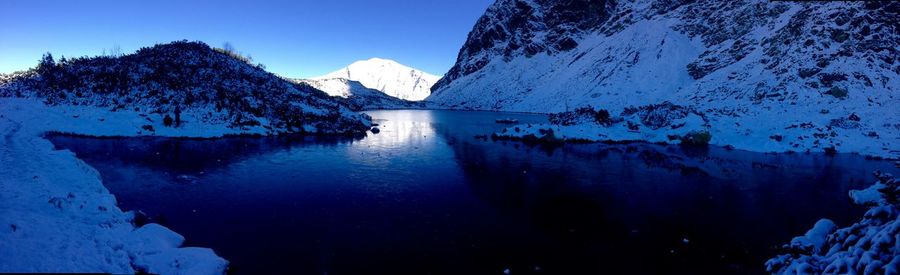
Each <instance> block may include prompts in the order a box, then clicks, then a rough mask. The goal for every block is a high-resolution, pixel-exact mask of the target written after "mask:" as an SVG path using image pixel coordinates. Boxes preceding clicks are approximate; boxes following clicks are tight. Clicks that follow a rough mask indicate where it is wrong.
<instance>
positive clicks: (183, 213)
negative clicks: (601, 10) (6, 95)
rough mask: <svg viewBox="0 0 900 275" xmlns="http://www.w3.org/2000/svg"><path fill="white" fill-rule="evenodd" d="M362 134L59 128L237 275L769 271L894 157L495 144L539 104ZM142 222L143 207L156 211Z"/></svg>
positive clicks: (414, 121) (122, 196) (400, 123)
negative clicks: (493, 136)
mask: <svg viewBox="0 0 900 275" xmlns="http://www.w3.org/2000/svg"><path fill="white" fill-rule="evenodd" d="M367 113H368V114H370V115H371V116H372V117H373V120H374V122H376V123H379V124H380V126H379V128H380V129H381V132H380V133H378V134H373V133H369V134H368V136H366V137H364V138H355V139H350V138H327V137H264V138H250V137H241V138H224V139H213V140H195V139H169V138H119V139H96V138H83V137H70V136H59V135H52V136H48V138H49V139H50V140H51V141H52V142H53V143H54V144H55V145H56V146H57V147H58V148H61V149H69V150H71V151H73V152H75V153H76V154H77V155H78V157H79V158H81V159H82V160H84V161H85V162H87V163H88V164H90V165H91V166H93V167H94V168H96V169H97V170H98V171H99V172H100V173H101V175H102V177H103V182H104V184H105V186H106V187H107V188H109V190H110V191H111V192H112V193H113V194H114V195H115V196H116V198H117V199H118V201H119V205H120V207H121V208H122V209H124V210H136V211H137V210H139V211H141V212H143V213H145V214H146V217H147V218H146V219H147V220H148V221H149V222H157V223H160V224H163V225H165V226H167V227H169V228H171V229H173V230H175V231H176V232H178V233H180V234H182V235H184V236H185V237H186V238H187V242H186V245H189V246H200V247H210V248H212V249H214V250H215V251H216V253H217V254H219V255H220V256H222V257H224V258H226V259H228V260H229V261H231V269H232V272H233V273H234V274H283V273H292V274H293V273H299V274H326V273H327V274H410V273H411V274H503V273H504V270H507V269H508V271H509V273H510V274H572V273H581V274H597V273H601V272H603V273H618V274H621V273H631V274H634V273H639V274H640V273H681V274H684V273H687V274H691V273H694V274H698V273H713V274H716V273H717V274H724V273H729V274H731V273H763V272H764V271H765V270H764V268H765V267H764V263H765V261H766V260H767V259H768V258H770V257H772V256H774V255H776V254H777V252H778V251H777V247H779V246H780V245H781V244H783V243H786V242H788V241H789V240H790V239H791V238H792V237H794V236H798V235H802V234H803V233H805V232H806V230H808V229H810V228H811V227H812V226H813V224H814V223H815V222H816V221H817V220H818V219H820V218H829V219H832V220H834V221H835V222H836V223H837V224H838V225H839V226H847V225H849V224H851V223H853V222H855V221H856V220H858V219H859V218H860V217H861V215H862V213H863V211H864V209H863V208H861V207H858V206H855V205H852V204H851V203H850V201H849V198H848V197H847V192H848V190H851V189H858V188H862V187H865V186H868V185H870V184H871V183H872V182H874V181H875V179H874V177H873V176H872V174H871V173H872V171H874V170H876V169H881V170H883V171H886V172H893V173H895V174H897V173H898V172H897V170H898V169H897V168H895V167H894V165H893V163H890V162H887V161H875V160H868V159H866V158H864V157H861V156H857V155H848V154H838V155H836V156H825V155H823V154H803V153H797V154H763V153H752V152H745V151H737V150H727V149H724V148H719V147H710V148H702V149H698V148H681V147H679V146H673V145H656V144H642V143H635V144H567V145H563V146H555V147H548V146H537V145H526V144H523V143H520V142H514V141H491V140H490V139H489V138H481V137H476V135H483V134H488V135H489V134H490V133H491V132H494V131H498V130H500V129H502V128H504V127H506V125H501V124H496V123H495V119H498V118H514V119H518V120H519V121H520V122H521V123H539V122H545V121H546V118H545V117H544V116H542V115H529V114H511V113H492V112H464V111H429V110H414V111H409V110H398V111H372V112H367ZM142 220H143V219H142Z"/></svg>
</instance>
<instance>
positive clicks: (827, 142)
mask: <svg viewBox="0 0 900 275" xmlns="http://www.w3.org/2000/svg"><path fill="white" fill-rule="evenodd" d="M601 111H603V112H604V113H603V115H602V116H598V115H597V114H598V113H599V111H597V110H594V109H592V108H590V107H588V108H579V109H576V110H575V111H570V112H563V113H558V114H551V115H550V116H551V122H550V123H543V124H519V125H514V126H511V127H508V128H504V129H503V130H501V131H500V132H497V133H492V134H491V136H492V137H493V138H495V139H513V140H525V141H535V142H557V143H558V142H574V143H584V142H612V143H620V142H648V143H665V144H683V143H685V142H688V143H697V144H701V145H706V144H709V145H715V146H722V147H726V148H731V149H739V150H745V151H751V152H760V153H803V152H811V153H823V152H824V153H828V154H832V153H854V154H859V155H862V156H866V157H871V158H876V159H887V160H897V159H900V150H897V148H900V145H898V144H897V142H898V141H900V139H898V138H897V136H896V134H895V133H894V132H883V133H882V135H880V136H878V135H876V136H874V137H872V136H865V137H860V135H862V134H861V131H860V130H859V129H857V128H853V127H848V129H844V128H841V127H831V126H827V127H823V126H817V125H822V124H813V123H793V124H791V123H787V124H785V125H745V126H744V127H747V126H750V127H748V128H747V129H739V128H737V127H726V126H724V125H740V124H741V122H740V121H739V120H738V119H736V118H730V119H729V118H724V117H710V116H708V115H706V114H704V113H701V112H698V111H696V110H694V109H693V108H690V107H683V106H678V105H674V104H670V103H663V104H655V105H647V106H642V107H639V108H631V109H626V110H625V111H623V112H622V113H620V114H618V115H615V116H612V115H610V114H609V113H608V112H606V111H605V110H601ZM554 117H555V118H554ZM553 120H556V121H553ZM760 120H761V119H760ZM855 120H858V118H854V117H853V116H851V117H850V118H848V119H841V120H839V121H840V122H841V123H847V124H853V123H855V124H854V125H858V123H857V122H856V121H855ZM755 124H759V123H755ZM823 124H825V125H828V124H826V123H823ZM832 124H834V122H832ZM695 139H700V140H695Z"/></svg>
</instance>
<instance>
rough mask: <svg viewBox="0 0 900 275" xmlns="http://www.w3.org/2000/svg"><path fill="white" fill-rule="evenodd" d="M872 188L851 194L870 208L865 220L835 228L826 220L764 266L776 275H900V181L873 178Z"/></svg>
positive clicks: (889, 178) (886, 175)
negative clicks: (899, 192)
mask: <svg viewBox="0 0 900 275" xmlns="http://www.w3.org/2000/svg"><path fill="white" fill-rule="evenodd" d="M875 176H876V178H878V182H876V183H875V185H873V186H872V187H870V188H868V189H865V190H861V191H851V192H850V196H851V197H852V198H853V200H854V202H856V203H861V204H864V205H870V206H872V208H870V209H869V210H868V211H867V212H866V214H865V216H864V217H863V218H862V220H861V221H860V222H858V223H856V224H853V225H851V226H850V227H846V228H841V229H837V226H836V225H835V224H834V223H833V222H832V221H830V220H827V219H823V220H820V221H819V222H817V223H816V225H815V226H814V227H813V228H812V229H810V230H809V232H807V233H806V234H805V235H804V236H800V237H796V238H794V239H793V240H791V242H790V243H789V244H787V245H784V247H783V249H784V252H785V254H782V255H778V256H777V257H775V258H772V259H771V260H769V261H768V262H767V263H766V268H767V269H768V271H769V272H772V273H776V274H823V273H826V274H898V273H900V242H898V239H900V208H898V207H900V200H898V197H897V195H898V191H900V181H897V179H896V178H894V177H893V176H892V175H890V174H883V173H878V172H876V173H875ZM873 195H874V196H873Z"/></svg>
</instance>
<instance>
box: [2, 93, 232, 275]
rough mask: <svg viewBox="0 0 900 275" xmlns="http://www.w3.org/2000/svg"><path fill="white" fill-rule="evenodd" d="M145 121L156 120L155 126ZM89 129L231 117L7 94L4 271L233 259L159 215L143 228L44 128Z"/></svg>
mask: <svg viewBox="0 0 900 275" xmlns="http://www.w3.org/2000/svg"><path fill="white" fill-rule="evenodd" d="M144 125H151V126H153V127H154V128H155V129H156V130H155V131H154V132H153V133H148V131H147V130H146V129H144ZM48 131H60V132H69V133H78V134H89V135H110V136H111V135H118V136H135V135H149V134H155V135H165V136H204V137H209V136H215V135H222V134H232V133H234V134H236V133H235V131H239V130H235V129H231V128H228V127H226V126H225V125H206V126H202V125H199V124H198V125H195V126H193V127H185V128H181V129H177V128H169V127H163V126H162V122H159V121H156V122H150V121H148V120H147V118H146V117H144V116H141V115H140V114H138V113H133V112H125V111H120V112H109V111H106V110H104V109H101V108H93V107H74V106H54V107H49V106H46V105H44V104H42V103H41V102H40V101H37V100H29V99H13V98H0V137H2V138H0V175H2V176H0V272H108V273H126V274H127V273H135V272H138V271H141V272H150V273H158V274H222V273H224V272H225V269H226V267H227V265H228V261H226V260H224V259H222V258H220V257H218V256H216V254H215V253H214V252H213V251H212V250H210V249H207V248H179V246H181V244H182V242H183V241H184V237H182V236H181V235H178V234H177V233H175V232H172V231H171V230H169V229H166V228H165V227H162V226H160V225H156V224H147V225H143V226H141V227H139V228H135V226H134V225H133V224H132V219H133V214H132V213H131V212H123V211H122V210H120V209H119V208H118V207H117V206H116V199H115V197H114V196H113V195H112V194H110V193H109V191H108V190H107V189H106V188H105V187H104V186H103V184H102V182H101V180H100V175H99V174H98V172H97V171H96V170H94V169H93V168H91V167H90V166H88V165H87V164H85V163H84V162H82V161H80V160H78V159H77V158H76V157H75V155H74V154H73V153H71V152H69V151H59V150H55V149H54V147H53V145H52V144H51V143H50V142H49V141H47V140H46V139H44V138H42V137H41V135H43V134H44V133H46V132H48Z"/></svg>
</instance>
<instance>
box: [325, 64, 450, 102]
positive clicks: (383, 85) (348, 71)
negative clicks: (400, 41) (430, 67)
mask: <svg viewBox="0 0 900 275" xmlns="http://www.w3.org/2000/svg"><path fill="white" fill-rule="evenodd" d="M333 78H344V79H349V80H353V81H358V82H360V83H362V85H364V86H366V87H367V88H370V89H375V90H379V91H381V92H384V93H385V94H387V95H389V96H393V97H396V98H400V99H404V100H413V101H418V100H423V99H425V98H426V97H428V95H430V94H431V86H432V85H434V83H436V82H437V81H438V80H439V79H440V77H439V76H436V75H432V74H429V73H426V72H423V71H421V70H418V69H415V68H412V67H409V66H406V65H403V64H400V63H399V62H397V61H394V60H390V59H384V58H378V57H373V58H369V59H367V60H359V61H356V62H353V63H352V64H350V65H349V66H347V67H344V68H341V69H339V70H337V71H334V72H331V73H329V74H326V75H323V76H319V77H314V78H312V79H316V80H323V79H333Z"/></svg>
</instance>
